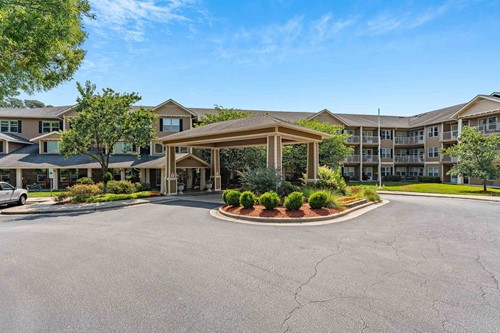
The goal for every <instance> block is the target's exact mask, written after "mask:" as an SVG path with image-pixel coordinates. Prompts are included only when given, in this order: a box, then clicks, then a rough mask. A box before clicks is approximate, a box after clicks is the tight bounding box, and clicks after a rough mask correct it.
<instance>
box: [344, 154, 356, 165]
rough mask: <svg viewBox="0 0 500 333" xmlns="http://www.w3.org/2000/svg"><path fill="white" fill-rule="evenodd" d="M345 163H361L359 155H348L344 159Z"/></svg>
mask: <svg viewBox="0 0 500 333" xmlns="http://www.w3.org/2000/svg"><path fill="white" fill-rule="evenodd" d="M344 162H345V163H359V155H351V156H347V157H346V159H345V160H344Z"/></svg>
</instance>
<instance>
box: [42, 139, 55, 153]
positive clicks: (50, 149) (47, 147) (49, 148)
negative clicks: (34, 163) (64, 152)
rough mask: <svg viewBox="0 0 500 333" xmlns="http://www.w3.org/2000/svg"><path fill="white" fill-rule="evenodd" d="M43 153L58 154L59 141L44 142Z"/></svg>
mask: <svg viewBox="0 0 500 333" xmlns="http://www.w3.org/2000/svg"><path fill="white" fill-rule="evenodd" d="M43 152H44V153H46V154H59V141H44V142H43Z"/></svg>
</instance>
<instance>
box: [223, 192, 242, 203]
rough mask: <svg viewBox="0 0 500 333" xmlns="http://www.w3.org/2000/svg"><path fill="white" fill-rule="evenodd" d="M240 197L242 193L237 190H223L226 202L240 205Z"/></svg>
mask: <svg viewBox="0 0 500 333" xmlns="http://www.w3.org/2000/svg"><path fill="white" fill-rule="evenodd" d="M224 193H225V195H224ZM240 197H241V193H240V192H239V191H236V190H226V191H224V192H223V199H224V202H225V203H226V204H228V205H230V206H233V207H238V206H239V205H240Z"/></svg>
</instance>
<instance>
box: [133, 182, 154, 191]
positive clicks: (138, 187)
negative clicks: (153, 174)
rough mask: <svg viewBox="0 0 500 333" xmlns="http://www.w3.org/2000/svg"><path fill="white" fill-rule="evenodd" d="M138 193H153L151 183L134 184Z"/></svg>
mask: <svg viewBox="0 0 500 333" xmlns="http://www.w3.org/2000/svg"><path fill="white" fill-rule="evenodd" d="M134 186H135V190H136V192H144V191H151V184H149V183H141V182H137V183H134Z"/></svg>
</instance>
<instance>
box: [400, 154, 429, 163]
mask: <svg viewBox="0 0 500 333" xmlns="http://www.w3.org/2000/svg"><path fill="white" fill-rule="evenodd" d="M394 162H396V163H408V164H421V163H424V157H423V156H420V155H396V156H394Z"/></svg>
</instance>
